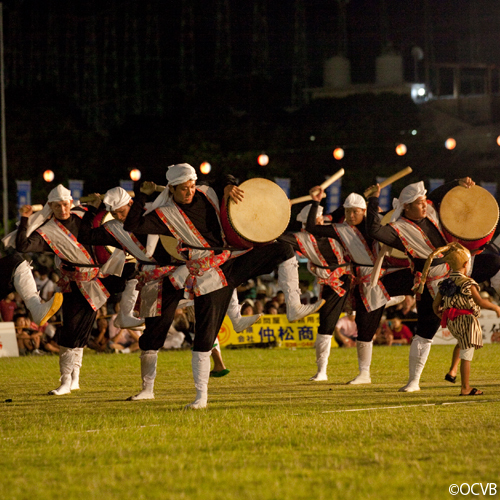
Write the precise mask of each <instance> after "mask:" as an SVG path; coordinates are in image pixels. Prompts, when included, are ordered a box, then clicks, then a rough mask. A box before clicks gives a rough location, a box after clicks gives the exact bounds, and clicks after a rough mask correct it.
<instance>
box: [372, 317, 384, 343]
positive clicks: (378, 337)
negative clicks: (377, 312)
mask: <svg viewBox="0 0 500 500" xmlns="http://www.w3.org/2000/svg"><path fill="white" fill-rule="evenodd" d="M386 321H387V317H386V316H385V315H383V316H382V317H381V318H380V323H379V325H378V328H377V330H376V331H375V334H374V335H373V345H387V332H386V329H385V325H386Z"/></svg>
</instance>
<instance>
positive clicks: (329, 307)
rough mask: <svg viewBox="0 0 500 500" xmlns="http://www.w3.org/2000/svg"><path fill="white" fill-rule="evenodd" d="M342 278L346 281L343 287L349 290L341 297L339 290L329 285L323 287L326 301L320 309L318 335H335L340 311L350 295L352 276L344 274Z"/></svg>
mask: <svg viewBox="0 0 500 500" xmlns="http://www.w3.org/2000/svg"><path fill="white" fill-rule="evenodd" d="M341 280H342V282H343V283H344V285H343V286H342V288H343V289H344V290H346V292H347V293H346V294H345V295H344V296H342V297H340V296H339V295H338V294H337V292H335V291H334V290H332V289H331V288H330V287H329V286H324V287H323V291H322V294H321V298H322V299H324V300H325V303H324V304H323V307H322V308H321V309H320V310H319V328H318V335H333V332H334V330H335V325H336V324H337V321H338V319H339V316H340V313H341V312H342V310H343V309H344V304H345V303H346V300H347V298H348V297H349V286H350V284H351V277H350V276H342V278H341Z"/></svg>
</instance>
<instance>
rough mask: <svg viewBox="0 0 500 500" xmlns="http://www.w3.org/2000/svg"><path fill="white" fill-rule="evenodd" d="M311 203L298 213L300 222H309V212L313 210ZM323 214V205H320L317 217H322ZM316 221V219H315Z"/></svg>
mask: <svg viewBox="0 0 500 500" xmlns="http://www.w3.org/2000/svg"><path fill="white" fill-rule="evenodd" d="M311 207H312V204H311V205H306V206H305V207H304V208H303V209H302V210H301V211H300V212H299V215H297V220H298V221H299V222H302V224H306V223H307V217H309V212H310V211H311ZM322 215H323V207H322V206H321V205H319V206H318V212H317V214H316V217H321V216H322ZM315 222H316V221H315Z"/></svg>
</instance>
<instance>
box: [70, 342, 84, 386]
mask: <svg viewBox="0 0 500 500" xmlns="http://www.w3.org/2000/svg"><path fill="white" fill-rule="evenodd" d="M73 351H74V353H75V360H74V363H73V371H72V373H71V390H72V391H77V390H78V389H80V368H81V367H82V359H83V347H75V348H74V349H73Z"/></svg>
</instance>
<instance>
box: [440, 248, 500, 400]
mask: <svg viewBox="0 0 500 500" xmlns="http://www.w3.org/2000/svg"><path fill="white" fill-rule="evenodd" d="M439 250H441V251H442V252H445V257H444V258H445V260H446V262H447V263H448V264H449V266H450V267H451V272H450V274H449V276H448V278H446V279H445V280H444V281H442V282H441V283H440V284H439V292H438V294H437V295H436V298H435V299H434V303H433V310H434V312H435V313H436V314H437V316H439V317H440V318H441V326H442V327H443V328H446V327H447V328H448V330H449V331H450V333H451V334H452V335H453V336H454V337H455V338H456V339H457V341H458V345H459V347H460V360H461V362H460V375H461V379H462V390H461V393H460V396H480V395H481V394H483V392H482V391H480V390H479V389H476V388H475V387H474V388H471V387H470V385H469V375H470V362H471V360H472V357H473V356H474V350H475V349H479V348H480V347H482V346H483V332H482V330H481V325H480V323H479V320H478V317H479V314H480V312H481V308H483V309H491V310H493V311H495V312H496V313H497V316H499V317H500V307H499V306H497V305H496V304H494V303H492V302H490V301H489V300H486V299H483V298H482V297H481V296H480V295H479V285H478V284H477V283H476V282H475V281H474V280H473V279H472V278H470V277H469V276H467V274H468V273H467V271H468V267H469V266H470V260H471V254H470V252H469V250H468V249H467V248H465V247H463V246H462V245H460V243H452V244H450V245H447V247H443V248H441V249H439ZM446 250H449V252H447V253H446Z"/></svg>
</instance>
